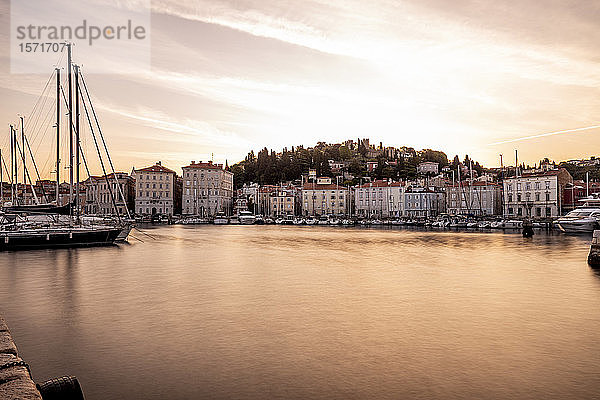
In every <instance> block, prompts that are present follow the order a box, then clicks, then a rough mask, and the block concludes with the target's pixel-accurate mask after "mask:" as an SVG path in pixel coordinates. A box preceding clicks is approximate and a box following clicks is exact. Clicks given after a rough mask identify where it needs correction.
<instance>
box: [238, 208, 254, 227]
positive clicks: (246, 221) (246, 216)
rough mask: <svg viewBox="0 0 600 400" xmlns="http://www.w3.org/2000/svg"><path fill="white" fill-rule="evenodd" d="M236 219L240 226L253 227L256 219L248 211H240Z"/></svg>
mask: <svg viewBox="0 0 600 400" xmlns="http://www.w3.org/2000/svg"><path fill="white" fill-rule="evenodd" d="M238 219H239V220H240V224H242V225H253V224H255V223H256V217H255V216H254V214H252V213H251V212H250V211H240V214H239V216H238Z"/></svg>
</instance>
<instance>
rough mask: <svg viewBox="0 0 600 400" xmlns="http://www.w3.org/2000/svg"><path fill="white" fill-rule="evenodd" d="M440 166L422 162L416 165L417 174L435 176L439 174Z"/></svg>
mask: <svg viewBox="0 0 600 400" xmlns="http://www.w3.org/2000/svg"><path fill="white" fill-rule="evenodd" d="M439 168H440V164H439V163H436V162H432V161H424V162H422V163H419V165H417V173H419V174H430V175H437V174H438V172H439Z"/></svg>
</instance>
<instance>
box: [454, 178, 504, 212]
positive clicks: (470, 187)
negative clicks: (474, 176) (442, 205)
mask: <svg viewBox="0 0 600 400" xmlns="http://www.w3.org/2000/svg"><path fill="white" fill-rule="evenodd" d="M446 210H447V212H448V214H451V215H459V214H470V215H501V214H502V187H501V186H500V185H498V184H496V183H492V182H487V181H475V182H473V183H472V184H471V182H468V181H465V182H461V183H460V184H459V183H455V184H454V185H449V186H447V187H446Z"/></svg>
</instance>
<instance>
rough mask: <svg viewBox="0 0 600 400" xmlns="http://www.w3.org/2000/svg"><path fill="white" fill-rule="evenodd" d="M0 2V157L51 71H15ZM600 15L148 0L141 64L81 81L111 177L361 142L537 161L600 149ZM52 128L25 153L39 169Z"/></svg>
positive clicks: (560, 5) (495, 6)
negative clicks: (147, 38) (111, 163)
mask: <svg viewBox="0 0 600 400" xmlns="http://www.w3.org/2000/svg"><path fill="white" fill-rule="evenodd" d="M105 3H107V6H106V10H108V11H107V12H114V13H115V15H118V13H119V7H135V1H115V2H114V4H113V5H112V6H111V5H110V1H105ZM0 4H1V6H0V10H1V11H2V26H3V28H2V37H1V40H0V45H1V46H2V48H4V49H5V50H4V51H3V52H2V55H1V59H0V105H1V106H0V120H1V121H3V123H4V126H5V127H6V129H2V130H0V132H2V133H0V146H2V148H3V150H4V151H6V145H7V143H8V139H7V136H8V124H9V123H16V121H17V120H18V117H17V116H18V115H19V114H25V115H27V113H28V112H30V110H31V109H32V107H33V105H34V103H35V101H36V100H37V97H38V96H39V94H40V93H41V90H42V89H43V87H44V85H45V83H46V81H47V79H48V77H49V74H50V73H51V71H52V69H53V66H52V65H50V66H48V74H45V75H44V74H39V75H19V74H11V73H10V67H9V65H10V58H9V57H10V56H9V52H8V45H9V44H8V42H9V39H8V35H9V31H8V29H9V27H8V26H9V14H10V4H9V2H7V1H6V0H2V1H1V2H0ZM599 21H600V2H597V1H564V0H563V1H559V0H556V1H553V0H549V1H534V0H521V1H498V0H495V1H491V0H490V1H488V0H471V1H466V0H453V1H448V0H408V1H391V0H371V1H364V0H344V1H342V0H302V1H298V0H296V1H290V0H236V1H226V0H199V1H191V0H185V1H167V0H154V1H152V25H151V29H152V32H151V33H152V63H151V64H152V65H151V68H140V69H139V70H136V66H135V65H127V63H126V62H121V61H120V60H118V59H117V60H110V61H111V62H112V63H114V65H115V69H116V72H119V71H124V72H128V73H127V74H125V73H124V74H120V73H115V74H90V75H87V82H88V85H89V87H90V89H91V91H92V97H93V100H94V102H95V104H96V106H97V107H98V113H99V117H100V120H101V123H102V126H103V130H104V132H105V134H106V136H107V137H108V140H109V145H110V148H111V154H112V156H113V157H114V160H115V163H116V166H117V169H119V170H125V171H130V170H131V168H132V167H134V166H135V167H137V168H140V167H144V166H147V165H151V164H152V163H154V162H155V161H156V160H162V162H163V164H164V165H167V166H169V167H171V168H173V169H175V170H176V171H177V172H178V173H181V169H180V167H181V166H183V165H186V164H187V163H189V161H190V160H196V161H198V160H208V159H210V158H211V154H213V153H214V159H215V161H217V162H224V161H225V160H226V159H227V160H228V161H229V164H233V163H235V162H237V161H240V160H241V159H243V157H244V156H245V155H246V154H247V152H248V151H250V150H252V149H254V150H255V151H257V150H259V149H260V148H262V147H265V146H266V147H268V148H273V149H276V150H280V149H281V148H282V147H284V146H287V147H291V146H293V145H304V146H312V145H314V144H315V143H316V142H317V141H326V142H331V143H338V142H342V141H344V140H346V139H351V138H352V139H356V138H358V137H361V138H363V137H368V138H370V139H371V142H372V143H379V142H380V141H382V142H383V143H384V145H387V146H403V145H406V146H411V147H415V148H417V149H421V148H433V149H438V150H442V151H444V152H446V154H447V155H448V157H449V158H450V159H451V158H452V157H453V156H454V155H455V154H458V155H459V156H460V157H461V159H462V158H463V157H464V155H465V154H469V156H470V157H472V158H474V159H475V160H478V161H480V162H483V163H484V164H485V165H486V166H497V165H499V156H498V155H499V154H500V153H503V154H504V161H505V164H510V163H514V149H519V158H520V160H523V161H525V162H529V163H531V164H533V163H534V162H537V161H538V160H539V159H541V158H543V157H550V158H551V159H555V160H557V161H558V160H565V159H570V158H581V157H589V156H591V155H600V137H599V134H600V129H597V128H590V129H580V128H587V127H594V126H596V125H600V90H599V88H600V22H599ZM76 61H77V62H80V63H82V64H83V69H84V71H85V60H76ZM132 71H133V73H131V72H132ZM52 123H53V121H50V126H49V127H48V132H47V134H46V136H45V137H46V138H45V139H44V138H43V137H44V136H43V135H42V134H40V135H39V138H36V140H38V141H39V143H35V144H34V146H33V147H34V148H35V150H36V158H38V163H39V164H42V165H44V167H43V170H44V172H43V174H44V175H45V176H49V171H50V169H51V163H52V162H53V161H52V159H51V158H50V153H51V149H50V147H51V145H52V143H51V140H52V138H51V135H52V133H51V132H52V127H51V124H52ZM564 131H566V132H564ZM557 132H563V133H557ZM94 169H95V171H93V172H94V173H98V172H99V170H97V166H95V167H94Z"/></svg>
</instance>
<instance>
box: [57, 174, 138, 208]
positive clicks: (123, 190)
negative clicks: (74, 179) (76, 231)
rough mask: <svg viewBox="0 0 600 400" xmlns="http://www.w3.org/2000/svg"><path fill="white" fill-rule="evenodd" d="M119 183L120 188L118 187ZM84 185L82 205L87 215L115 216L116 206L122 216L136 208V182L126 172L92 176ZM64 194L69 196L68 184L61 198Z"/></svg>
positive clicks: (65, 201) (64, 201)
mask: <svg viewBox="0 0 600 400" xmlns="http://www.w3.org/2000/svg"><path fill="white" fill-rule="evenodd" d="M117 182H118V184H119V187H117ZM82 185H83V187H84V188H85V202H82V205H84V212H85V213H86V214H93V215H115V204H116V208H117V212H118V213H119V214H120V215H127V211H128V210H129V211H130V212H133V208H134V206H135V180H134V179H133V177H131V176H129V175H128V174H127V173H126V172H116V173H115V174H108V175H105V176H91V177H89V178H88V179H87V180H85V181H83V182H82ZM119 188H120V190H119ZM63 192H66V193H65V196H68V184H67V189H66V190H62V189H61V191H60V193H61V197H62V196H63ZM113 199H114V203H113ZM59 200H60V199H59ZM67 202H68V200H66V199H65V200H63V201H60V203H61V204H62V203H64V204H66V203H67Z"/></svg>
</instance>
